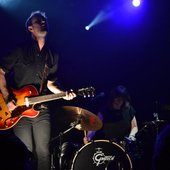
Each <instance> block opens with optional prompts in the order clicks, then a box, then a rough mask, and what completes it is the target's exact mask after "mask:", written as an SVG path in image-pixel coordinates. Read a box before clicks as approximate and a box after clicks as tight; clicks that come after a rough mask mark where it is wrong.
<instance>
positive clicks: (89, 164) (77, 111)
mask: <svg viewBox="0 0 170 170" xmlns="http://www.w3.org/2000/svg"><path fill="white" fill-rule="evenodd" d="M61 112H62V114H64V115H67V116H68V115H69V124H70V126H69V128H68V129H66V130H65V131H63V132H60V133H59V135H58V136H56V137H54V138H52V142H53V141H55V140H58V141H59V152H60V153H59V154H58V160H59V162H58V163H59V169H60V170H87V169H88V170H113V169H114V170H132V169H133V170H134V169H135V168H134V167H135V165H134V157H133V156H137V157H138V158H139V157H141V155H142V150H141V148H140V146H141V145H139V143H140V142H141V141H142V140H145V141H147V142H146V143H147V144H146V145H147V146H149V145H148V139H145V138H144V137H143V136H141V134H144V133H143V132H145V131H146V130H147V129H148V128H149V127H152V128H153V129H154V133H153V132H152V134H154V135H153V136H154V137H152V138H153V139H154V140H155V138H156V136H157V135H158V133H159V128H160V125H162V124H163V123H164V120H159V118H158V115H155V117H156V120H154V121H149V122H145V123H144V124H143V127H142V128H141V129H140V130H139V132H138V133H137V138H136V139H137V142H136V141H135V142H134V141H133V142H132V143H131V142H129V141H128V142H127V141H126V140H125V141H126V144H125V145H122V143H121V142H122V141H121V142H116V141H110V140H93V141H91V142H89V143H88V144H85V145H83V146H81V147H80V148H79V149H77V150H76V152H75V153H74V155H73V157H72V159H71V165H70V166H69V169H63V168H62V159H61V148H62V139H63V136H64V135H65V134H66V133H68V132H70V131H71V130H72V129H77V130H79V131H84V136H86V132H87V131H92V130H95V131H96V130H100V129H101V128H102V126H103V123H102V121H101V120H100V119H99V117H98V116H96V115H95V114H93V113H92V112H90V111H88V110H86V109H83V108H80V107H75V106H63V107H61ZM66 121H67V120H66ZM67 123H68V122H67ZM147 134H149V138H150V137H151V133H148V132H147ZM140 137H141V138H142V140H141V138H140ZM138 141H139V142H138ZM123 142H124V141H123ZM152 144H153V143H152ZM142 149H143V148H142ZM138 158H137V159H138ZM51 160H52V161H51V170H56V168H55V162H54V159H53V154H52V157H51ZM57 169H58V168H57ZM137 170H138V168H137Z"/></svg>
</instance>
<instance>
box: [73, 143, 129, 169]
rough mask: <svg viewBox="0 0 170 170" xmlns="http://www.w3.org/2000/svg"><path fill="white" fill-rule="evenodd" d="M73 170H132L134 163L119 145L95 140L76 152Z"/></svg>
mask: <svg viewBox="0 0 170 170" xmlns="http://www.w3.org/2000/svg"><path fill="white" fill-rule="evenodd" d="M71 170H132V162H131V159H130V157H129V155H128V154H127V153H126V152H125V150H124V149H123V148H122V147H121V146H120V145H118V144H117V143H114V142H110V141H108V140H95V141H92V142H90V143H88V144H86V145H84V146H83V147H82V148H80V150H78V151H77V152H76V154H75V156H74V158H73V161H72V165H71Z"/></svg>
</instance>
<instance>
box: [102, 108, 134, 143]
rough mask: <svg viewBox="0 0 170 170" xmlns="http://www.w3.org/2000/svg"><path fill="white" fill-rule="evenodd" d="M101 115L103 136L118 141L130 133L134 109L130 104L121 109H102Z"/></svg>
mask: <svg viewBox="0 0 170 170" xmlns="http://www.w3.org/2000/svg"><path fill="white" fill-rule="evenodd" d="M102 116H103V129H102V130H103V134H104V138H106V139H108V140H118V141H120V140H123V139H124V137H125V136H128V135H129V133H130V130H131V121H132V119H133V118H134V116H135V110H134V108H133V107H132V106H130V107H128V108H124V109H121V110H114V109H104V110H103V111H102Z"/></svg>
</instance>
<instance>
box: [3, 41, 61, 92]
mask: <svg viewBox="0 0 170 170" xmlns="http://www.w3.org/2000/svg"><path fill="white" fill-rule="evenodd" d="M45 64H46V65H47V67H48V73H47V76H46V80H51V81H55V80H56V78H57V68H58V54H57V53H56V52H55V51H54V50H53V49H51V48H50V47H48V46H47V44H45V45H44V47H43V48H42V50H41V51H40V49H39V47H38V43H37V42H36V41H29V42H26V43H24V44H22V45H21V46H20V47H17V48H16V49H15V50H13V51H12V52H11V53H10V54H9V55H8V56H6V57H4V58H3V59H2V61H1V62H0V68H2V69H3V70H4V71H5V73H7V75H8V80H9V82H10V85H11V86H12V87H13V88H16V89H19V88H21V87H23V86H26V85H34V86H35V87H37V88H39V87H40V84H41V82H42V77H43V76H42V75H43V71H44V66H45ZM9 75H10V76H9ZM11 76H12V77H11Z"/></svg>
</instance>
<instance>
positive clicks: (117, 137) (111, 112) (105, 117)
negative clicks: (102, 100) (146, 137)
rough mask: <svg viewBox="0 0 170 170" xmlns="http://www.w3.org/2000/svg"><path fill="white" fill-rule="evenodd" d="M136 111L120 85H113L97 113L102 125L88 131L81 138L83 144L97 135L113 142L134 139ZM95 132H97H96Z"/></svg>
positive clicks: (127, 94) (126, 92) (136, 129)
mask: <svg viewBox="0 0 170 170" xmlns="http://www.w3.org/2000/svg"><path fill="white" fill-rule="evenodd" d="M135 114H136V111H135V109H134V108H133V106H132V105H131V98H130V95H129V93H128V91H127V89H126V87H124V86H122V85H118V86H116V87H114V88H113V89H112V90H111V91H110V94H109V95H108V97H107V100H106V104H105V106H104V108H102V109H101V111H100V112H99V113H98V116H99V118H100V119H101V120H102V122H103V127H102V129H101V130H99V131H88V132H87V135H86V136H85V137H84V138H83V142H84V144H87V143H88V142H90V141H91V140H92V139H96V136H98V137H99V138H101V139H106V140H111V141H115V142H120V141H125V139H126V140H128V141H129V140H130V141H135V140H136V138H135V135H136V133H137V132H138V126H137V121H136V117H135ZM96 132H97V133H96Z"/></svg>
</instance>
